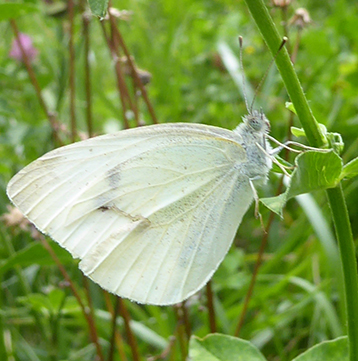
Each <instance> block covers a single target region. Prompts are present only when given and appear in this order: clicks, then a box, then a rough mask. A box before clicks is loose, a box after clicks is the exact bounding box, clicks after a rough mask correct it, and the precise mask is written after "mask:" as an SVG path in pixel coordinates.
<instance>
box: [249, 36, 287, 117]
mask: <svg viewBox="0 0 358 361" xmlns="http://www.w3.org/2000/svg"><path fill="white" fill-rule="evenodd" d="M287 40H288V39H287V37H286V36H284V37H283V38H282V42H281V45H280V47H279V48H278V50H277V52H276V54H275V56H274V57H273V58H272V60H271V61H270V64H269V66H268V67H267V69H266V71H265V74H264V76H263V77H262V79H261V80H260V83H259V85H258V86H257V87H256V89H255V94H254V98H253V99H252V102H251V106H250V110H249V113H250V114H251V113H252V109H253V107H254V103H255V100H256V98H257V94H258V92H259V90H260V88H261V87H262V84H263V83H264V81H265V80H266V78H267V75H268V73H269V71H270V69H271V66H272V64H273V63H274V61H275V60H276V58H277V56H278V54H279V53H280V51H281V50H282V48H283V47H284V46H285V44H286V43H287ZM246 107H247V104H246Z"/></svg>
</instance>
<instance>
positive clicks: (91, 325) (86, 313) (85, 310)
mask: <svg viewBox="0 0 358 361" xmlns="http://www.w3.org/2000/svg"><path fill="white" fill-rule="evenodd" d="M41 243H42V245H43V246H44V248H45V249H46V250H47V252H48V253H49V254H50V256H51V257H52V259H53V260H54V261H55V263H56V265H57V267H58V269H59V270H60V272H61V273H62V275H63V277H64V279H65V280H66V281H67V283H68V285H69V287H70V289H71V291H72V293H73V295H74V296H75V298H76V300H77V302H78V304H79V305H80V308H81V310H82V313H83V315H84V317H85V319H86V321H87V323H88V327H89V330H90V337H91V340H92V342H93V343H94V344H95V346H96V350H97V356H98V358H99V359H100V360H101V361H104V357H103V353H102V348H101V346H100V344H99V342H98V335H97V330H96V327H95V323H94V320H93V318H92V317H91V314H90V312H89V310H88V308H87V307H86V306H85V305H84V303H83V302H82V300H81V296H80V294H79V293H78V292H77V289H76V287H75V285H74V283H73V282H72V280H71V278H70V276H69V275H68V273H67V271H66V269H65V268H64V267H63V265H62V263H61V261H60V260H59V259H58V257H57V255H56V253H55V252H54V251H53V249H52V248H51V247H50V245H49V244H48V242H47V241H46V239H45V238H44V237H41Z"/></svg>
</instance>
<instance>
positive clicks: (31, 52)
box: [9, 33, 38, 62]
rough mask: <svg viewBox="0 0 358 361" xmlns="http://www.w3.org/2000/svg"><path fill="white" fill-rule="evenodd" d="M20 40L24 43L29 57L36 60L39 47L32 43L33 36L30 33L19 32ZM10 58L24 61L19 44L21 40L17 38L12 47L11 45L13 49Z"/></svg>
mask: <svg viewBox="0 0 358 361" xmlns="http://www.w3.org/2000/svg"><path fill="white" fill-rule="evenodd" d="M19 40H20V43H21V45H22V47H23V48H24V50H25V54H26V55H27V57H28V58H29V60H30V61H33V60H35V58H36V56H37V53H38V51H37V49H36V48H35V47H34V46H33V45H32V40H31V37H30V36H29V35H26V34H22V33H20V34H19ZM9 56H10V58H13V59H16V60H18V61H22V62H23V61H24V60H23V57H22V53H21V49H20V46H19V42H18V41H17V39H16V38H15V39H14V40H13V42H12V47H11V51H10V53H9Z"/></svg>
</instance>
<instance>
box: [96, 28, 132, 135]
mask: <svg viewBox="0 0 358 361" xmlns="http://www.w3.org/2000/svg"><path fill="white" fill-rule="evenodd" d="M101 26H102V30H103V35H104V38H105V39H106V42H107V46H108V48H109V50H110V52H111V55H112V59H113V61H114V70H115V73H116V81H117V88H118V93H119V97H120V103H121V104H122V107H121V109H122V116H123V123H124V128H125V129H128V128H129V121H128V118H127V106H126V98H127V97H126V96H125V93H126V84H125V80H124V76H123V73H122V69H121V66H120V64H119V56H118V55H117V53H116V50H115V47H114V44H113V41H112V40H111V39H110V38H109V36H108V34H107V30H106V28H105V25H104V23H103V22H101Z"/></svg>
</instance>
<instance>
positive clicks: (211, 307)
mask: <svg viewBox="0 0 358 361" xmlns="http://www.w3.org/2000/svg"><path fill="white" fill-rule="evenodd" d="M206 298H207V307H208V312H209V325H210V332H211V333H214V332H216V331H217V327H216V318H215V308H214V297H213V290H212V288H211V281H209V282H208V283H207V284H206Z"/></svg>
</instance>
